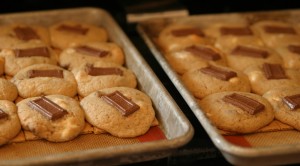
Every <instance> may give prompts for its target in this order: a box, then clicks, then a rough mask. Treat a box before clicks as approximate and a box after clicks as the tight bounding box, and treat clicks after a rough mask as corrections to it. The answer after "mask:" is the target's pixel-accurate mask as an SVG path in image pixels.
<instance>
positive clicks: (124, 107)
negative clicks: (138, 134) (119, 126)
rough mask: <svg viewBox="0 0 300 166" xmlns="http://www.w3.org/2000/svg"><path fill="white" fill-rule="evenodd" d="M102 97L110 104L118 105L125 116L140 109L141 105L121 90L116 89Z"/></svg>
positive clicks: (118, 108)
mask: <svg viewBox="0 0 300 166" xmlns="http://www.w3.org/2000/svg"><path fill="white" fill-rule="evenodd" d="M101 98H102V99H103V100H104V101H105V102H107V103H108V104H110V105H112V106H114V107H116V108H117V110H119V111H120V112H121V114H122V115H123V116H128V115H130V114H132V113H134V112H135V111H137V110H139V109H140V106H138V105H137V104H135V103H134V102H133V101H131V100H130V99H128V98H127V97H126V96H124V95H123V94H122V93H120V92H119V91H115V92H113V93H111V94H107V95H102V96H101Z"/></svg>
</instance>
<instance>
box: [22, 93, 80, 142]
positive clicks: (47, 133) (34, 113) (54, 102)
mask: <svg viewBox="0 0 300 166" xmlns="http://www.w3.org/2000/svg"><path fill="white" fill-rule="evenodd" d="M17 107H18V115H19V118H20V122H21V125H22V128H23V129H24V130H28V131H31V132H33V133H34V134H35V135H36V136H38V137H40V138H43V139H46V140H48V141H51V142H64V141H69V140H72V139H73V138H75V137H76V136H78V135H79V134H80V132H81V131H82V130H83V128H84V126H85V120H84V112H83V110H82V109H81V107H80V105H79V102H78V101H76V100H75V99H73V98H70V97H67V96H63V95H49V96H43V97H32V98H27V99H24V100H22V101H20V102H19V103H18V104H17Z"/></svg>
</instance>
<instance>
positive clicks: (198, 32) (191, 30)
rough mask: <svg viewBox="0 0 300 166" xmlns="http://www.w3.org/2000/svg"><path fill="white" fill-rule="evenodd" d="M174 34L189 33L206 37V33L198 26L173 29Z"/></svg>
mask: <svg viewBox="0 0 300 166" xmlns="http://www.w3.org/2000/svg"><path fill="white" fill-rule="evenodd" d="M171 33H172V35H173V36H177V37H183V36H188V35H198V36H200V37H204V36H205V35H204V33H203V32H202V31H201V30H200V29H197V28H185V29H176V30H173V31H171Z"/></svg>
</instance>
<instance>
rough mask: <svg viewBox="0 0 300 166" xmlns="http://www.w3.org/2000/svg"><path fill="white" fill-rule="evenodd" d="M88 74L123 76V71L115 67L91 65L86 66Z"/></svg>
mask: <svg viewBox="0 0 300 166" xmlns="http://www.w3.org/2000/svg"><path fill="white" fill-rule="evenodd" d="M86 71H87V73H88V75H91V76H101V75H119V76H123V71H122V70H121V69H119V68H116V67H94V66H92V65H87V66H86Z"/></svg>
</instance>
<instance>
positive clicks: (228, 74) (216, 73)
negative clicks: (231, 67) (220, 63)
mask: <svg viewBox="0 0 300 166" xmlns="http://www.w3.org/2000/svg"><path fill="white" fill-rule="evenodd" d="M200 71H201V72H202V73H204V74H208V75H211V76H213V77H215V78H218V79H220V80H224V81H228V80H229V79H230V78H233V77H236V76H237V74H236V72H234V71H227V70H224V69H221V68H217V67H215V66H208V67H205V68H201V69H200Z"/></svg>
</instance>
